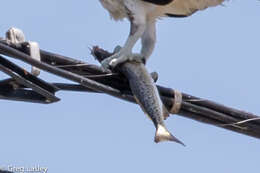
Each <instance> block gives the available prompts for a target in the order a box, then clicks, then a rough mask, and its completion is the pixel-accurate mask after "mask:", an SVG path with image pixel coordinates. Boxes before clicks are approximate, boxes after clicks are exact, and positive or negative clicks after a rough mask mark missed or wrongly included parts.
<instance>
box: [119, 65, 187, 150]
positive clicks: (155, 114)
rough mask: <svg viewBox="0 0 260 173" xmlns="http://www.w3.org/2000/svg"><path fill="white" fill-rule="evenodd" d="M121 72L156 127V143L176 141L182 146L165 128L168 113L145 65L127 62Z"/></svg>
mask: <svg viewBox="0 0 260 173" xmlns="http://www.w3.org/2000/svg"><path fill="white" fill-rule="evenodd" d="M120 71H121V72H122V73H123V74H124V75H125V76H126V77H127V78H128V81H129V85H130V87H131V90H132V93H133V95H134V97H135V99H136V101H137V103H138V104H139V105H140V107H141V108H142V110H143V111H144V112H145V113H146V114H147V115H148V116H149V117H150V119H151V120H152V121H153V124H154V126H155V127H156V133H155V137H154V141H155V142H156V143H158V142H162V141H174V142H177V143H180V144H182V145H184V144H183V142H181V141H180V140H178V139H177V138H176V137H174V136H173V135H172V134H171V133H170V132H169V131H168V130H167V128H166V127H165V124H164V121H163V119H164V117H167V116H168V114H169V113H168V111H167V110H166V108H165V107H164V105H163V103H162V101H161V99H160V96H159V92H158V90H157V87H156V85H155V83H154V80H153V79H152V77H151V75H150V74H149V73H148V71H147V70H146V68H145V66H144V64H142V63H139V62H134V61H131V62H126V63H124V64H123V65H122V68H120Z"/></svg>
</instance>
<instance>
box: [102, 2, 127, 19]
mask: <svg viewBox="0 0 260 173" xmlns="http://www.w3.org/2000/svg"><path fill="white" fill-rule="evenodd" d="M123 1H124V0H100V2H101V4H102V5H103V7H104V8H105V9H107V10H108V11H109V13H110V16H111V17H112V18H114V19H115V20H119V19H123V18H125V17H127V11H126V9H125V6H124V2H123Z"/></svg>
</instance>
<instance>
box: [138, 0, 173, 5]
mask: <svg viewBox="0 0 260 173" xmlns="http://www.w3.org/2000/svg"><path fill="white" fill-rule="evenodd" d="M141 1H144V2H148V3H152V4H156V5H167V4H169V3H171V2H173V1H174V0H141Z"/></svg>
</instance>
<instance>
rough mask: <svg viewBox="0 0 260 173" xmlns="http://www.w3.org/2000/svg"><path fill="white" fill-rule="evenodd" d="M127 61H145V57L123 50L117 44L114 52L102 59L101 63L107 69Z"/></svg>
mask: <svg viewBox="0 0 260 173" xmlns="http://www.w3.org/2000/svg"><path fill="white" fill-rule="evenodd" d="M127 61H135V62H139V63H145V58H144V56H142V55H141V54H133V53H131V52H129V51H125V50H124V49H122V48H121V47H120V46H117V47H116V48H115V50H114V54H113V55H112V56H110V57H108V58H106V59H105V60H103V61H102V62H101V65H102V67H103V68H104V69H105V70H109V69H113V68H115V67H116V66H117V65H119V64H122V63H124V62H127Z"/></svg>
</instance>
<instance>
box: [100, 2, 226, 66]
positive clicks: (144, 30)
mask: <svg viewBox="0 0 260 173" xmlns="http://www.w3.org/2000/svg"><path fill="white" fill-rule="evenodd" d="M223 1H224V0H100V2H101V4H102V5H103V7H104V8H106V9H107V10H108V11H109V13H110V16H111V17H112V18H113V19H115V20H121V19H123V18H127V19H129V21H130V24H131V29H130V34H129V37H128V39H127V41H126V42H125V44H124V46H123V47H122V49H121V50H120V51H119V52H118V53H116V54H114V55H112V56H111V57H109V58H107V59H106V60H104V61H103V62H102V66H103V67H104V68H106V69H107V68H109V67H111V68H114V67H115V66H116V65H118V64H120V63H122V62H125V61H128V60H136V61H139V62H146V60H147V59H148V58H149V57H150V55H151V54H152V52H153V49H154V45H155V41H156V34H155V30H156V29H155V23H156V19H157V18H160V17H188V16H190V15H192V14H193V13H195V12H196V11H198V10H203V9H206V8H207V7H213V6H217V5H219V4H221V3H222V2H223ZM139 38H141V41H142V48H141V53H140V54H138V55H135V56H133V55H132V48H133V47H134V45H135V43H136V42H137V41H138V39H139Z"/></svg>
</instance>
